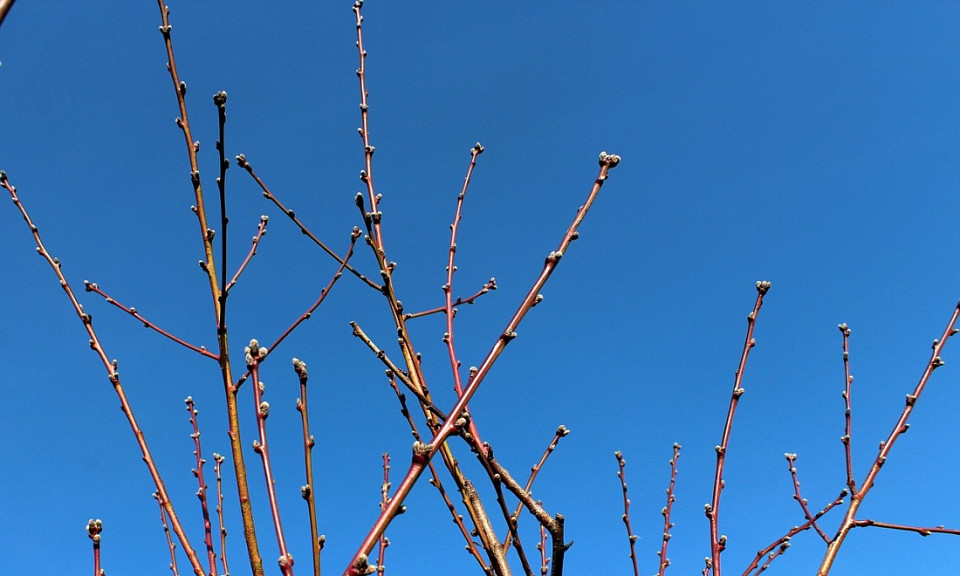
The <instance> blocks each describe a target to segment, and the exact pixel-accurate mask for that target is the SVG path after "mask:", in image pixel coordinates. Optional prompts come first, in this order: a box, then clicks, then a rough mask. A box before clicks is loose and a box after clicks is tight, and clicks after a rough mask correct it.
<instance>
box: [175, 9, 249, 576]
mask: <svg viewBox="0 0 960 576" xmlns="http://www.w3.org/2000/svg"><path fill="white" fill-rule="evenodd" d="M157 4H158V6H159V7H160V16H161V19H162V21H163V23H162V25H161V26H160V33H161V34H162V35H163V42H164V46H165V47H166V49H167V69H168V71H169V72H170V79H171V80H172V81H173V86H174V90H175V92H176V95H177V104H178V106H179V108H180V117H179V118H177V126H179V127H180V129H181V130H182V131H183V137H184V140H185V141H186V146H187V156H188V158H189V161H190V181H191V183H192V184H193V193H194V198H195V202H196V204H195V205H194V212H195V214H196V215H197V222H198V223H199V225H200V236H201V239H202V241H203V253H204V260H202V261H201V267H202V268H203V270H204V272H205V273H206V275H207V279H208V281H209V284H210V294H211V296H212V298H213V309H214V318H215V321H216V325H217V346H218V348H219V358H220V373H221V376H222V377H223V386H224V394H225V396H226V405H227V419H228V421H229V426H230V428H229V430H228V432H227V434H228V435H229V437H230V452H231V456H232V457H233V470H234V474H235V476H236V480H237V498H238V499H239V501H240V516H241V518H242V521H243V536H244V540H245V541H246V543H247V555H248V557H249V558H250V569H251V570H252V572H253V576H263V559H262V558H261V557H260V548H259V546H258V545H257V531H256V525H255V524H254V521H253V508H252V506H251V505H250V490H249V488H248V485H247V466H246V464H245V462H244V459H243V447H242V442H241V439H240V415H239V410H238V409H237V390H236V388H235V387H234V385H233V374H232V371H231V368H230V352H229V342H228V338H227V326H226V323H225V322H224V320H223V318H222V316H221V308H220V304H221V301H220V285H219V283H218V280H217V267H216V262H215V261H214V257H213V237H214V232H213V230H212V229H211V228H209V227H208V226H207V212H206V207H205V205H204V201H203V187H202V186H201V183H200V168H199V163H198V161H197V150H198V149H199V147H200V144H199V142H195V141H194V140H193V134H192V133H191V130H190V120H189V118H188V116H187V103H186V99H185V96H186V92H187V84H186V82H183V81H181V80H180V75H179V74H178V73H177V64H176V59H175V58H174V55H173V42H172V40H171V38H170V31H171V30H172V29H173V27H172V26H171V25H170V10H169V8H168V7H167V6H165V5H164V3H163V0H157ZM223 264H224V265H226V263H225V262H224V263H223Z"/></svg>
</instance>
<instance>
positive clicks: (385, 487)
mask: <svg viewBox="0 0 960 576" xmlns="http://www.w3.org/2000/svg"><path fill="white" fill-rule="evenodd" d="M389 501H390V454H388V453H387V452H384V453H383V484H381V485H380V509H381V510H382V509H383V508H384V506H386V505H387V502H389ZM389 545H390V540H389V539H387V535H386V533H383V534H381V535H380V545H379V546H378V550H377V574H378V575H379V576H383V572H384V570H386V566H384V564H383V561H384V558H385V557H386V553H387V546H389Z"/></svg>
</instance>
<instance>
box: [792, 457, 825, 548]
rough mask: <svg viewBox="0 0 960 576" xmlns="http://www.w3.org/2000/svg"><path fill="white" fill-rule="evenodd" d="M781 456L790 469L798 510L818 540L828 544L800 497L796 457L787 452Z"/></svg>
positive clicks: (805, 500) (804, 499) (805, 503)
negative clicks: (820, 539) (808, 522)
mask: <svg viewBox="0 0 960 576" xmlns="http://www.w3.org/2000/svg"><path fill="white" fill-rule="evenodd" d="M783 456H784V458H786V459H787V464H788V466H789V468H790V479H791V480H793V499H794V500H796V501H797V504H800V509H801V510H803V516H804V517H805V518H806V519H807V520H809V521H810V522H811V523H812V526H813V529H814V530H816V531H817V534H819V535H820V538H822V539H823V541H824V542H825V543H827V544H829V543H830V538H829V537H828V536H827V535H826V534H824V532H823V530H821V529H820V526H817V523H816V521H814V519H813V514H811V513H810V509H809V508H807V499H806V498H804V497H803V496H801V495H800V480H799V479H798V478H797V455H796V454H791V453H789V452H788V453H786V454H784V455H783Z"/></svg>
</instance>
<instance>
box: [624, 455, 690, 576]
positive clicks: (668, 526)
mask: <svg viewBox="0 0 960 576" xmlns="http://www.w3.org/2000/svg"><path fill="white" fill-rule="evenodd" d="M680 448H681V447H680V445H679V444H677V443H676V442H674V444H673V458H671V459H670V485H669V486H668V487H667V505H666V506H664V507H663V510H661V511H660V514H662V515H663V539H662V541H661V543H660V551H659V552H657V556H659V557H660V571H659V572H657V576H663V575H664V574H665V573H666V571H667V566H669V565H670V558H668V557H667V547H668V546H669V544H670V538H671V534H670V530H672V529H673V522H671V521H670V512H671V511H672V510H673V503H674V502H676V500H677V499H676V497H675V496H674V492H673V490H674V487H675V486H676V483H677V460H679V459H680ZM628 529H629V527H628ZM631 544H632V542H631Z"/></svg>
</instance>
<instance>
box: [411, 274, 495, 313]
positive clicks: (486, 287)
mask: <svg viewBox="0 0 960 576" xmlns="http://www.w3.org/2000/svg"><path fill="white" fill-rule="evenodd" d="M496 289H497V279H496V278H491V279H490V280H488V281H487V282H485V283H484V284H483V286H482V287H481V288H480V290H477V291H476V292H475V293H474V294H473V295H471V296H467V297H466V298H464V297H463V296H460V297H458V298H457V299H456V300H454V301H453V305H454V306H460V305H462V304H471V305H472V304H473V303H474V301H476V299H477V298H479V297H481V296H483V295H484V294H486V293H487V292H489V291H491V290H496ZM446 309H447V307H446V306H437V307H436V308H431V309H429V310H424V311H423V312H413V313H410V314H404V315H403V318H404V320H413V319H414V318H423V317H424V316H430V315H431V314H440V313H442V312H443V311H445V310H446ZM454 315H456V311H454Z"/></svg>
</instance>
